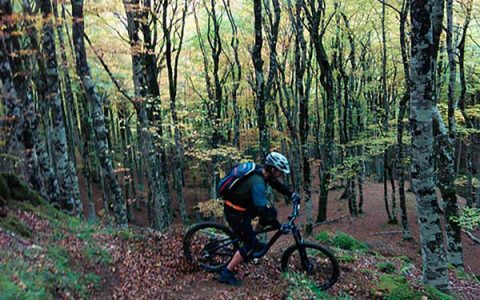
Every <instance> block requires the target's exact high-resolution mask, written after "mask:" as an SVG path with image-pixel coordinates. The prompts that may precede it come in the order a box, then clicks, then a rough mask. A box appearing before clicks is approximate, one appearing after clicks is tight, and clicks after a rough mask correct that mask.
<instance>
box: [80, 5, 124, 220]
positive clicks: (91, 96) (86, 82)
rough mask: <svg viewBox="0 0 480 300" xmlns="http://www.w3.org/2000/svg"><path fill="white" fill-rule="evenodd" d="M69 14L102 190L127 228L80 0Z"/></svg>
mask: <svg viewBox="0 0 480 300" xmlns="http://www.w3.org/2000/svg"><path fill="white" fill-rule="evenodd" d="M72 16H73V26H72V32H73V43H74V47H75V64H76V69H77V74H78V76H79V77H80V80H81V85H82V88H83V91H84V93H85V96H86V98H87V100H88V102H89V104H90V108H91V110H92V121H93V127H94V130H95V146H96V149H97V151H98V152H97V153H98V158H99V160H100V165H101V167H102V173H103V176H104V189H106V188H107V187H108V189H109V194H110V195H111V197H112V205H113V210H114V214H115V221H116V223H117V225H119V226H120V227H127V226H128V223H127V212H126V205H125V199H124V198H123V194H122V190H121V188H120V185H119V184H118V181H117V178H116V177H115V173H114V170H113V163H112V159H111V157H110V154H109V152H110V149H109V147H108V141H107V138H108V132H107V129H106V125H105V115H104V112H103V109H102V106H103V105H102V104H103V103H102V102H101V99H100V98H99V96H98V95H97V93H96V91H95V84H94V81H93V78H92V75H91V72H90V67H89V66H88V62H87V55H86V50H85V42H84V17H83V0H74V1H72Z"/></svg>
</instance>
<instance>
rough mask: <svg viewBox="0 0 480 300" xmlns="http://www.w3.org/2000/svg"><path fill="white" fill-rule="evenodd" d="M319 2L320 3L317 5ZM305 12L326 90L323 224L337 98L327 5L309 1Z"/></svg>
mask: <svg viewBox="0 0 480 300" xmlns="http://www.w3.org/2000/svg"><path fill="white" fill-rule="evenodd" d="M317 2H319V3H317ZM303 5H304V11H305V14H306V19H307V21H308V24H309V30H310V39H311V41H312V43H313V45H314V48H315V57H316V61H317V64H318V65H319V67H320V83H321V84H322V87H323V88H324V90H325V98H326V117H325V136H324V145H325V153H324V155H323V157H324V159H323V164H322V168H321V171H320V196H319V205H318V215H317V222H323V221H325V220H326V218H327V201H328V190H329V185H330V178H331V174H330V172H331V170H330V169H331V168H332V167H333V162H334V161H333V159H334V157H333V146H334V143H335V139H334V137H335V131H334V120H335V97H334V93H333V75H332V70H331V67H330V63H329V61H328V57H327V54H326V52H325V48H324V46H323V28H320V22H321V20H322V18H323V17H324V15H325V3H324V2H323V1H316V0H309V1H308V3H304V4H303Z"/></svg>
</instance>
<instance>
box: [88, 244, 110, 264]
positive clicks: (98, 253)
mask: <svg viewBox="0 0 480 300" xmlns="http://www.w3.org/2000/svg"><path fill="white" fill-rule="evenodd" d="M84 251H85V252H84V253H85V256H86V257H87V259H88V260H89V261H90V262H92V263H93V264H102V265H109V264H110V263H111V261H112V258H111V256H110V252H108V251H107V250H105V249H103V248H101V247H100V246H98V245H94V244H88V245H87V246H86V247H85V250H84Z"/></svg>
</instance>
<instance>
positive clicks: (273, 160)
mask: <svg viewBox="0 0 480 300" xmlns="http://www.w3.org/2000/svg"><path fill="white" fill-rule="evenodd" d="M265 165H267V166H272V167H274V168H277V169H279V170H280V171H282V172H283V173H285V174H289V173H290V165H289V164H288V160H287V158H286V157H285V156H283V154H280V153H278V152H270V154H268V155H267V158H266V159H265Z"/></svg>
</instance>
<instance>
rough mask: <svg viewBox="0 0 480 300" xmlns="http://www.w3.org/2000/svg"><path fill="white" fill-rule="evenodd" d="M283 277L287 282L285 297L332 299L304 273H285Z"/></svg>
mask: <svg viewBox="0 0 480 300" xmlns="http://www.w3.org/2000/svg"><path fill="white" fill-rule="evenodd" d="M285 278H286V280H287V282H288V290H287V296H286V297H285V298H286V299H291V300H293V299H325V300H326V299H332V298H331V297H330V296H329V295H328V294H326V293H323V292H322V291H321V290H320V289H319V288H318V287H317V285H316V283H315V281H313V280H311V279H309V278H308V277H306V276H305V275H304V274H297V273H285Z"/></svg>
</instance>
